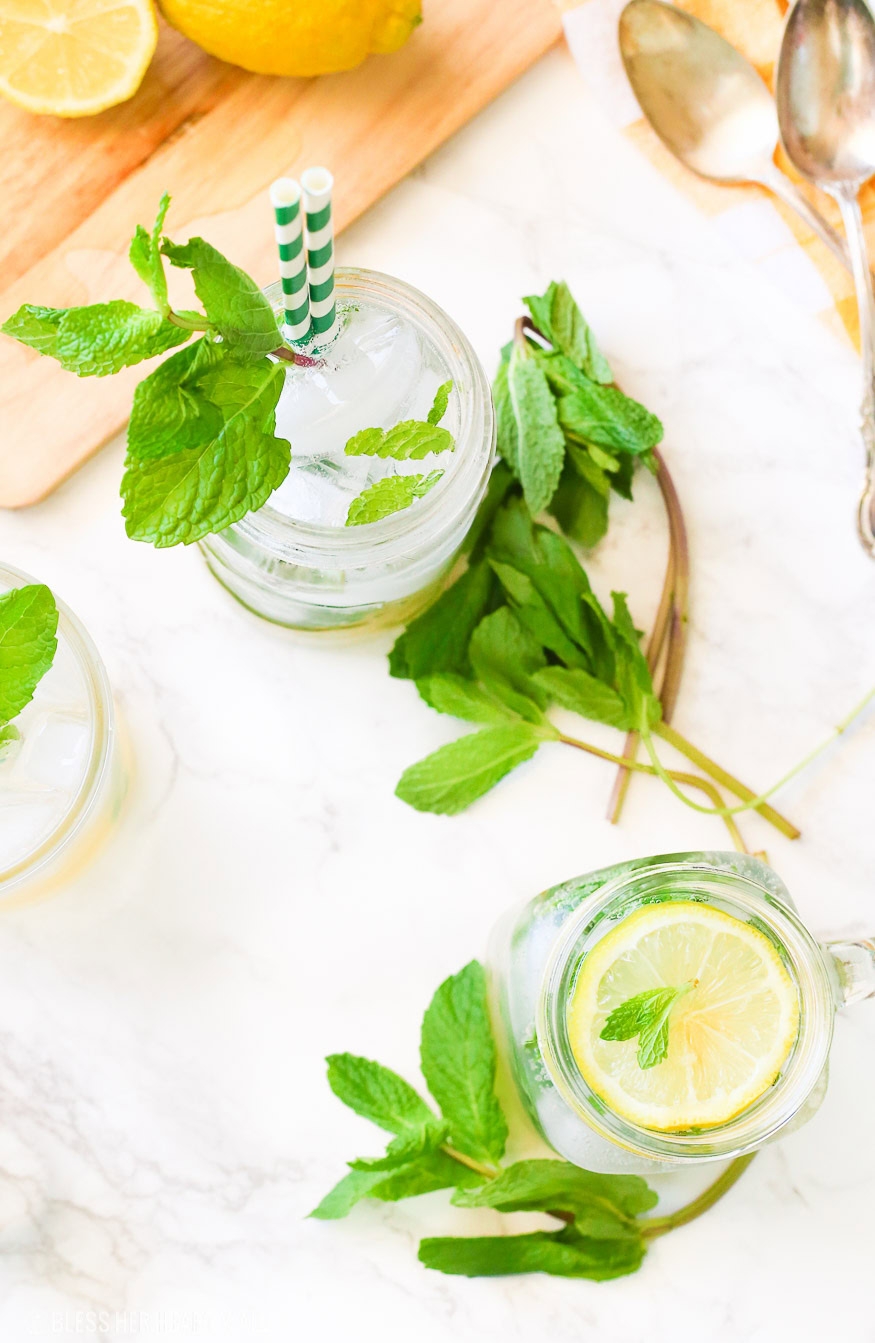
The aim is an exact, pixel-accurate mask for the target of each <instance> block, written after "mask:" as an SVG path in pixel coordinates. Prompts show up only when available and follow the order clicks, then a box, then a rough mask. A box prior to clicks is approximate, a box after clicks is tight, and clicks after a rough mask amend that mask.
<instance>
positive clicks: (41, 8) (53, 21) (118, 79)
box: [0, 0, 158, 117]
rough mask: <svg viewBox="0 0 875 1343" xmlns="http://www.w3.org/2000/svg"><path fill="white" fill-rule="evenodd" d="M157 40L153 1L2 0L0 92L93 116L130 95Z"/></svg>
mask: <svg viewBox="0 0 875 1343" xmlns="http://www.w3.org/2000/svg"><path fill="white" fill-rule="evenodd" d="M157 41H158V25H157V23H156V20H155V10H154V8H153V6H152V2H151V0H0V93H2V94H3V95H4V97H6V98H9V99H10V100H11V101H12V102H14V103H17V104H18V106H19V107H23V108H25V109H26V110H27V111H28V112H47V113H49V114H51V115H52V116H56V117H84V116H88V115H89V114H90V113H92V112H100V111H102V110H103V108H105V107H111V106H112V105H113V104H114V103H120V102H123V101H124V99H125V98H130V96H131V94H132V93H134V92H135V90H136V89H137V88H138V87H139V84H140V81H141V80H142V78H143V75H144V74H145V71H146V67H147V65H148V64H149V62H150V60H151V59H152V53H153V52H154V50H155V43H156V42H157Z"/></svg>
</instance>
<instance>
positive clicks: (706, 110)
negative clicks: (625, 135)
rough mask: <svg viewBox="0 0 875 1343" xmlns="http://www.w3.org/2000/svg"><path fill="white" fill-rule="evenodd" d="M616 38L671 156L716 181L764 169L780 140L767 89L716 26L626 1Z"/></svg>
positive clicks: (656, 2)
mask: <svg viewBox="0 0 875 1343" xmlns="http://www.w3.org/2000/svg"><path fill="white" fill-rule="evenodd" d="M619 40H620V54H621V56H622V58H623V64H624V66H625V67H626V74H627V75H628V77H629V83H630V84H631V85H632V89H633V91H634V93H635V97H636V98H637V99H638V102H639V103H640V104H641V110H642V111H643V113H644V115H645V116H646V117H647V120H648V121H649V122H650V124H651V126H652V127H653V129H654V130H655V131H656V134H657V135H658V136H659V138H660V139H661V140H662V141H663V143H664V144H665V145H667V147H668V148H669V149H670V150H671V152H672V153H673V154H674V155H675V157H676V158H679V159H680V161H681V162H682V163H684V164H686V166H687V167H688V168H691V169H692V171H693V172H695V173H698V174H699V176H700V177H707V178H709V179H710V180H711V181H715V182H736V183H737V182H747V181H751V180H757V179H758V178H759V177H760V176H761V175H762V174H765V173H768V171H769V169H770V168H771V164H772V155H773V154H774V151H775V145H776V144H777V141H778V117H777V114H776V111H775V104H774V101H773V99H772V95H771V93H770V92H769V90H768V88H767V86H766V85H765V84H764V83H763V81H762V79H761V78H760V76H759V75H758V73H757V71H756V70H755V69H754V67H753V66H752V65H751V63H750V61H748V60H747V59H746V58H745V57H744V56H742V54H741V52H740V51H737V50H736V48H735V47H733V46H732V44H731V43H729V42H727V41H726V39H725V38H724V37H722V36H721V35H720V33H718V32H715V30H714V29H713V28H709V27H708V25H707V24H706V23H702V22H701V21H700V20H699V19H697V18H695V17H694V16H693V15H692V14H686V13H684V11H683V10H680V9H676V8H675V6H674V5H668V4H663V3H661V0H631V3H630V4H628V5H627V6H626V8H625V9H624V10H623V13H622V14H621V16H620V25H619Z"/></svg>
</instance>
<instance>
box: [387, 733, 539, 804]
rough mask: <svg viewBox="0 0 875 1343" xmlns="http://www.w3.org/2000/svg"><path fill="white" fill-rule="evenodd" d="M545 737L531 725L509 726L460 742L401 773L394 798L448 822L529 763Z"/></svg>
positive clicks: (461, 739)
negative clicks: (448, 817) (526, 762)
mask: <svg viewBox="0 0 875 1343" xmlns="http://www.w3.org/2000/svg"><path fill="white" fill-rule="evenodd" d="M551 731H552V729H551ZM548 735H549V734H548V731H547V729H546V728H538V727H536V726H535V725H534V724H533V723H514V724H510V723H509V724H508V725H507V727H487V728H484V729H483V730H482V731H481V732H474V733H472V734H471V736H469V737H460V738H459V740H458V741H453V742H450V744H449V745H448V746H442V747H441V748H440V750H438V751H435V752H433V754H432V755H429V756H426V757H425V759H424V760H420V761H418V762H417V764H415V765H411V766H410V767H409V769H406V770H405V771H404V773H403V774H402V775H401V778H400V780H399V781H398V787H397V788H396V789H395V796H396V797H399V798H400V799H401V801H402V802H407V803H408V804H409V805H410V806H411V807H415V808H416V810H417V811H430V812H435V813H437V814H438V815H443V816H454V815H455V814H456V813H457V812H460V811H464V810H465V808H466V807H469V806H470V805H471V803H472V802H476V800H477V798H478V797H482V796H483V794H484V793H488V792H489V789H490V788H492V787H494V786H495V784H497V783H498V781H499V780H500V779H503V778H504V776H505V774H509V773H510V771H511V770H512V769H514V768H515V766H517V765H521V764H522V763H523V761H524V760H530V759H531V757H532V756H533V755H534V754H535V752H536V751H537V749H538V747H539V746H540V745H541V743H542V742H543V741H546V740H548Z"/></svg>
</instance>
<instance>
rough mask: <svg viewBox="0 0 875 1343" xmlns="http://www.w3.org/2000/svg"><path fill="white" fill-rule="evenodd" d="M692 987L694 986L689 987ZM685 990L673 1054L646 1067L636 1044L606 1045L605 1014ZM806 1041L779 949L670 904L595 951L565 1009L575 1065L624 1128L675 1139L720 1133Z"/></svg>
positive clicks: (717, 917) (719, 916) (695, 908)
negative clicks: (679, 1133)
mask: <svg viewBox="0 0 875 1343" xmlns="http://www.w3.org/2000/svg"><path fill="white" fill-rule="evenodd" d="M687 986H688V987H687ZM663 987H664V988H669V987H674V988H681V987H686V991H685V992H684V993H683V994H682V996H679V997H678V998H677V1000H676V1002H675V1003H674V1006H673V1007H672V1010H671V1014H670V1016H669V1023H668V1053H667V1055H666V1057H665V1058H664V1059H663V1060H662V1062H660V1063H657V1064H655V1065H654V1066H652V1067H649V1068H642V1067H640V1066H639V1064H638V1041H637V1040H635V1039H630V1040H622V1041H620V1040H602V1039H601V1038H600V1035H601V1031H602V1029H603V1027H604V1025H605V1021H606V1019H607V1017H608V1016H609V1014H610V1013H611V1012H612V1011H613V1010H614V1009H615V1008H617V1007H619V1006H620V1005H621V1003H624V1002H626V1001H627V1000H628V999H629V998H633V997H635V995H636V994H639V993H643V992H644V991H645V990H647V989H655V988H663ZM798 1030H799V1000H798V995H797V991H796V986H795V984H794V982H793V980H792V979H791V978H790V976H789V974H788V973H787V971H786V969H785V967H784V964H783V962H782V961H781V958H780V956H779V955H778V952H777V949H776V948H775V946H774V944H773V943H772V942H771V941H770V940H769V938H767V937H765V936H764V935H763V934H762V933H761V932H759V931H758V930H757V929H756V928H753V927H751V925H750V924H749V923H745V922H743V921H742V920H741V919H736V918H733V917H732V915H730V914H724V913H723V911H722V910H719V909H714V908H713V907H712V906H710V905H700V904H696V903H695V902H693V901H666V902H663V903H659V904H653V905H646V906H645V907H644V908H643V909H639V910H637V911H636V913H634V914H632V915H630V916H629V918H627V919H624V920H623V921H622V923H620V924H619V925H618V927H616V928H615V929H614V930H613V931H612V932H610V933H608V935H607V936H606V937H604V938H602V940H601V941H600V942H598V943H597V944H596V946H595V947H593V949H592V951H590V952H587V954H586V955H585V957H584V959H583V963H582V965H581V968H580V971H579V973H578V977H577V983H576V984H575V987H574V991H573V993H572V995H571V998H570V1001H569V1004H568V1031H569V1037H570V1041H571V1048H572V1051H573V1053H574V1057H575V1059H576V1061H577V1065H578V1067H579V1068H580V1071H581V1073H582V1074H583V1077H584V1078H585V1080H586V1082H587V1084H588V1085H589V1086H590V1087H591V1089H592V1090H593V1091H594V1092H595V1093H596V1094H597V1095H598V1096H600V1097H601V1098H602V1099H603V1100H604V1101H605V1102H606V1103H607V1104H608V1105H609V1106H610V1108H611V1109H612V1110H613V1111H614V1112H615V1113H616V1114H618V1115H621V1116H622V1117H623V1118H624V1119H627V1120H629V1121H631V1122H632V1123H635V1124H639V1125H642V1126H643V1127H646V1128H651V1129H661V1130H672V1129H687V1128H700V1127H713V1126H714V1125H716V1124H723V1123H725V1122H726V1121H727V1120H728V1119H731V1118H732V1117H733V1116H734V1115H737V1114H739V1113H740V1111H742V1110H744V1109H746V1108H747V1107H748V1106H749V1105H751V1104H752V1103H753V1102H754V1101H755V1100H756V1099H757V1097H758V1096H761V1095H762V1094H763V1092H764V1091H766V1090H767V1089H768V1088H769V1087H770V1086H771V1085H772V1083H773V1082H774V1080H775V1078H776V1077H777V1076H778V1073H779V1072H780V1070H781V1066H782V1064H783V1063H784V1061H785V1060H786V1058H787V1056H788V1054H789V1053H790V1051H791V1049H792V1048H793V1044H794V1042H795V1040H796V1035H797V1032H798Z"/></svg>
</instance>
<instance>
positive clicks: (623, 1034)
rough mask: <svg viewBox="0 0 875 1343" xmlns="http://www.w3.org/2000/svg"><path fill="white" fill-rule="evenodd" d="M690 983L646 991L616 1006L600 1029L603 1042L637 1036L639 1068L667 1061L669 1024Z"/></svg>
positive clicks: (630, 1038) (688, 989) (651, 1066)
mask: <svg viewBox="0 0 875 1343" xmlns="http://www.w3.org/2000/svg"><path fill="white" fill-rule="evenodd" d="M693 987H694V985H692V984H681V986H680V987H679V988H659V989H645V990H644V992H643V993H636V994H635V996H634V997H633V998H627V999H626V1001H625V1002H624V1003H621V1004H620V1006H619V1007H615V1008H614V1010H613V1012H611V1013H610V1015H609V1016H608V1019H607V1021H606V1022H605V1024H604V1026H603V1027H602V1030H601V1035H600V1039H602V1040H633V1039H634V1038H635V1036H636V1035H637V1036H638V1067H639V1068H653V1067H654V1066H655V1065H656V1064H657V1063H662V1061H663V1059H665V1058H668V1023H669V1019H670V1017H671V1011H672V1008H673V1007H674V1005H675V1003H676V1002H677V1001H678V999H679V998H683V996H684V994H686V993H689V992H690V990H691V989H692V988H693Z"/></svg>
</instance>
